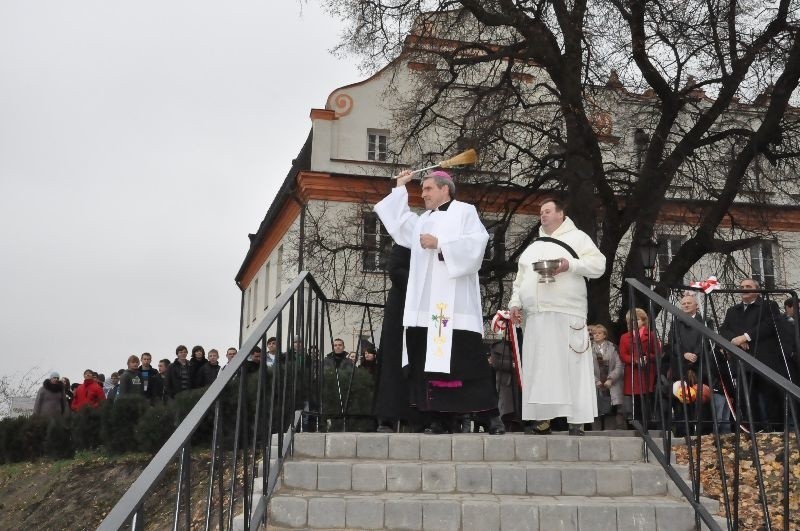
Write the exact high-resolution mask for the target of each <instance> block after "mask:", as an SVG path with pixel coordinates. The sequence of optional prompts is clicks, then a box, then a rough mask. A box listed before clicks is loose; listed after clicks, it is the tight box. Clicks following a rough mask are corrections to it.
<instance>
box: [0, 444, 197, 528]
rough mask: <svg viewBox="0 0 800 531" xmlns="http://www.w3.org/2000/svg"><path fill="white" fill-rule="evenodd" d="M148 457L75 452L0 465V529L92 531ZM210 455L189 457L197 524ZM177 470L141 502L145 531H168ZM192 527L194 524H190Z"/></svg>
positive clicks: (194, 516) (192, 501)
mask: <svg viewBox="0 0 800 531" xmlns="http://www.w3.org/2000/svg"><path fill="white" fill-rule="evenodd" d="M150 457H151V456H149V455H143V454H129V455H125V456H120V457H113V458H111V457H107V456H104V455H102V454H97V453H87V454H79V455H78V456H76V458H75V459H73V460H66V461H42V462H38V463H17V464H13V465H3V466H0V529H36V530H60V529H65V530H66V529H69V530H82V529H87V530H88V529H96V528H97V526H98V525H99V524H100V522H101V521H102V520H103V518H104V517H105V515H106V514H107V513H108V512H109V511H110V510H111V508H112V507H113V506H114V504H115V503H116V502H117V500H119V499H120V497H121V496H122V495H123V493H124V492H125V491H126V490H127V488H128V487H129V486H130V485H131V483H133V481H134V479H136V477H137V476H138V474H139V473H140V472H141V471H142V470H143V469H144V467H145V466H146V465H147V463H148V462H149V460H150ZM208 464H209V456H208V454H207V453H206V454H205V455H202V454H201V455H199V456H196V457H193V462H192V474H193V477H194V478H202V479H200V481H198V482H194V483H195V484H194V485H193V488H192V493H191V506H192V512H193V514H192V520H193V522H196V523H197V524H200V522H201V521H202V515H203V511H204V509H205V499H206V492H207V488H208V481H207V479H205V478H203V476H207V470H208ZM176 480H177V472H176V470H175V469H173V470H171V471H169V472H167V474H166V475H165V477H164V479H162V481H161V484H160V485H159V487H158V488H157V489H156V492H154V493H153V495H152V496H151V500H148V501H147V502H146V503H145V512H146V514H147V515H148V518H147V519H146V521H147V525H146V529H153V530H158V529H171V528H172V511H173V510H174V507H173V506H172V501H173V500H174V493H175V485H176ZM193 527H194V525H193Z"/></svg>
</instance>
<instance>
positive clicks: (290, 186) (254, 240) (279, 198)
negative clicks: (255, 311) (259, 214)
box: [235, 129, 313, 284]
mask: <svg viewBox="0 0 800 531" xmlns="http://www.w3.org/2000/svg"><path fill="white" fill-rule="evenodd" d="M312 136H313V129H312V130H311V131H309V133H308V138H306V142H305V144H303V147H302V148H300V153H298V154H297V158H295V159H294V160H293V161H292V167H291V168H290V169H289V173H287V174H286V178H285V179H284V180H283V184H281V187H280V189H279V190H278V193H277V194H275V198H274V199H273V200H272V204H271V205H270V206H269V210H267V214H266V215H265V216H264V220H263V221H262V222H261V224H260V225H259V226H258V231H256V233H255V234H248V235H247V237H248V238H250V248H249V249H248V250H247V255H245V257H244V260H243V261H242V265H241V266H240V267H239V272H238V273H236V279H235V280H236V283H237V284H238V283H239V282H240V281H241V280H242V277H243V276H244V272H245V269H246V268H247V265H248V264H249V263H250V260H251V259H252V258H253V255H254V254H255V252H256V250H258V246H259V245H260V244H261V242H262V241H263V240H264V238H265V237H266V235H267V233H268V232H269V228H270V226H271V225H272V223H273V222H274V221H275V218H277V217H278V213H279V212H280V211H281V208H282V207H283V205H284V203H285V202H286V201H287V200H291V199H290V198H291V194H292V192H293V191H294V189H295V185H296V183H297V174H298V173H299V172H301V171H303V170H308V169H310V168H311V140H312Z"/></svg>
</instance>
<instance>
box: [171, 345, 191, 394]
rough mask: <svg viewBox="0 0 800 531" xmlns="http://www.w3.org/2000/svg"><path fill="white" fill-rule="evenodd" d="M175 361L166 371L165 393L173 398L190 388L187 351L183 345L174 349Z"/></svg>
mask: <svg viewBox="0 0 800 531" xmlns="http://www.w3.org/2000/svg"><path fill="white" fill-rule="evenodd" d="M175 355H176V356H177V357H176V358H175V361H174V362H172V363H171V364H170V366H169V368H168V369H167V377H166V391H167V396H168V397H170V398H175V395H177V394H178V393H180V392H183V391H188V390H189V389H191V388H192V379H191V376H190V374H189V361H188V360H187V359H186V358H187V357H188V356H189V350H188V349H187V348H186V347H185V346H184V345H178V347H177V348H176V349H175Z"/></svg>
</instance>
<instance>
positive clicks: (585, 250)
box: [509, 199, 606, 435]
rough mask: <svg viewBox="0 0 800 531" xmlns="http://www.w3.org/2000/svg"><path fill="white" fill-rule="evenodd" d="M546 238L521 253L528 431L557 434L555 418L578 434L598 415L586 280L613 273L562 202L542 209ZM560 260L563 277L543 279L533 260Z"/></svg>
mask: <svg viewBox="0 0 800 531" xmlns="http://www.w3.org/2000/svg"><path fill="white" fill-rule="evenodd" d="M540 216H541V217H540V221H541V228H540V229H539V237H538V238H537V239H536V240H534V242H533V243H531V245H529V246H528V248H527V249H525V251H524V252H523V253H522V254H521V255H520V258H519V266H518V269H517V277H516V279H515V280H514V288H513V293H512V295H511V300H510V301H509V307H510V311H511V319H512V321H513V322H515V323H517V324H519V323H521V321H522V317H523V315H524V317H525V336H524V337H525V341H524V343H523V346H522V419H523V420H526V421H536V422H535V423H533V425H531V423H530V422H529V423H528V426H527V428H526V431H533V432H534V433H541V434H545V433H550V421H551V420H552V419H553V418H555V417H567V422H568V423H569V425H570V426H569V433H570V435H583V429H582V425H583V424H585V423H587V422H593V421H594V418H595V417H596V416H597V396H596V394H595V386H594V367H593V365H592V350H591V340H590V339H589V334H588V330H587V328H586V312H587V298H586V280H585V279H587V278H597V277H599V276H600V275H602V274H603V272H604V271H605V262H606V260H605V257H604V256H603V254H602V253H601V252H600V250H599V249H598V248H597V246H596V245H595V244H594V242H593V241H592V239H591V238H590V237H589V236H588V235H587V234H586V233H585V232H583V231H581V230H579V229H578V228H577V227H575V224H574V223H573V222H572V220H571V219H569V218H568V217H566V216H565V215H564V208H563V206H562V205H561V203H560V202H559V201H557V200H553V199H550V200H547V201H545V202H544V203H542V206H541V210H540ZM540 260H559V266H558V268H557V269H556V270H555V282H551V283H540V282H539V273H537V272H536V271H534V270H533V263H534V262H538V261H540Z"/></svg>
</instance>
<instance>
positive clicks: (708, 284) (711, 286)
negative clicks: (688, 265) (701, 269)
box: [689, 277, 719, 294]
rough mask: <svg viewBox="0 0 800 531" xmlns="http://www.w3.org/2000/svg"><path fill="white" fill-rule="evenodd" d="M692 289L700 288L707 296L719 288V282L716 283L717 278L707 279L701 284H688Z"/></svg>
mask: <svg viewBox="0 0 800 531" xmlns="http://www.w3.org/2000/svg"><path fill="white" fill-rule="evenodd" d="M689 285H690V286H691V287H693V288H700V289H701V290H703V293H705V294H709V293H711V292H712V291H714V290H715V289H717V288H719V282H718V281H717V277H708V278H707V279H706V280H703V281H702V282H692V283H691V284H689Z"/></svg>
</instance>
